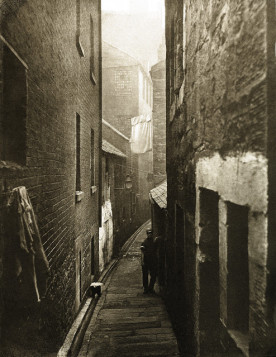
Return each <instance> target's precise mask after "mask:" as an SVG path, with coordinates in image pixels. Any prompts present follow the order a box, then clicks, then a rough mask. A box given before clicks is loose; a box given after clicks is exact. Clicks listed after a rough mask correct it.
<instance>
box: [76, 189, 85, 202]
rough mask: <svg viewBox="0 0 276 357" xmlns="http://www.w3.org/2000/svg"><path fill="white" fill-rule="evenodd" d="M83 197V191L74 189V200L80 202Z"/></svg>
mask: <svg viewBox="0 0 276 357" xmlns="http://www.w3.org/2000/svg"><path fill="white" fill-rule="evenodd" d="M83 197H84V192H83V191H76V202H80V201H81V200H82V199H83Z"/></svg>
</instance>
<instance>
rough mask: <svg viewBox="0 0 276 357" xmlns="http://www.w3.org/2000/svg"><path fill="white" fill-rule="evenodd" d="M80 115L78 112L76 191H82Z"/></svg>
mask: <svg viewBox="0 0 276 357" xmlns="http://www.w3.org/2000/svg"><path fill="white" fill-rule="evenodd" d="M80 148H81V143H80V115H79V114H78V113H77V114H76V191H81V174H80Z"/></svg>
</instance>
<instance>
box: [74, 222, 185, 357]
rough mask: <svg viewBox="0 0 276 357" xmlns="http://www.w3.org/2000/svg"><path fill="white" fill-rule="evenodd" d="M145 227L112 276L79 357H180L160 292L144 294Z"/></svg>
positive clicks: (89, 327) (100, 300) (97, 307)
mask: <svg viewBox="0 0 276 357" xmlns="http://www.w3.org/2000/svg"><path fill="white" fill-rule="evenodd" d="M150 224H151V223H148V224H147V225H144V226H143V229H142V230H141V231H140V232H139V234H138V235H137V237H136V238H135V240H134V242H133V243H132V244H131V245H130V247H129V249H128V251H127V253H126V254H125V255H124V256H123V257H122V258H121V259H120V261H119V263H118V265H117V266H116V267H115V269H114V271H113V272H112V273H111V275H110V276H109V278H108V280H107V282H106V284H105V286H104V289H103V294H102V296H101V298H100V299H99V301H98V303H97V306H96V308H95V311H94V313H93V316H92V319H91V321H90V323H89V326H88V329H87V331H86V333H85V336H84V340H83V344H82V347H81V350H80V352H79V355H78V356H79V357H107V356H108V357H113V356H121V357H123V356H133V357H138V356H141V357H142V356H143V357H145V356H148V357H149V356H170V357H173V356H179V354H178V347H177V342H176V338H175V335H174V332H173V329H172V325H171V322H170V319H169V316H168V313H167V311H166V308H165V304H164V302H163V300H162V298H161V297H160V296H159V289H158V286H156V288H155V290H156V294H146V295H145V294H143V287H142V274H141V262H140V260H141V257H140V256H141V253H140V246H141V243H142V242H143V240H144V239H145V236H146V228H148V227H149V226H150Z"/></svg>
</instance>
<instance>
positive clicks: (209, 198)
mask: <svg viewBox="0 0 276 357" xmlns="http://www.w3.org/2000/svg"><path fill="white" fill-rule="evenodd" d="M218 203H219V196H218V194H217V193H216V192H214V191H211V190H207V189H201V190H200V221H199V226H200V230H201V231H200V241H199V254H200V259H199V285H200V296H199V330H200V340H201V341H200V342H201V343H200V345H201V348H204V349H205V351H206V350H207V349H208V350H212V349H213V346H214V345H217V344H216V343H214V342H215V341H214V340H216V339H217V338H218V336H217V328H218V324H219V313H220V309H219V225H218V224H219V223H218V222H219V217H218Z"/></svg>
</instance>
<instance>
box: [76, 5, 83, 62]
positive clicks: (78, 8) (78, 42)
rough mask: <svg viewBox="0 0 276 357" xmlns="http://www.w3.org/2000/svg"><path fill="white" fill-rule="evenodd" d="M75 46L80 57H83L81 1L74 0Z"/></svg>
mask: <svg viewBox="0 0 276 357" xmlns="http://www.w3.org/2000/svg"><path fill="white" fill-rule="evenodd" d="M76 28H77V32H76V45H77V49H78V52H79V55H80V56H81V57H84V51H83V47H82V45H81V40H80V37H81V0H76Z"/></svg>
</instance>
